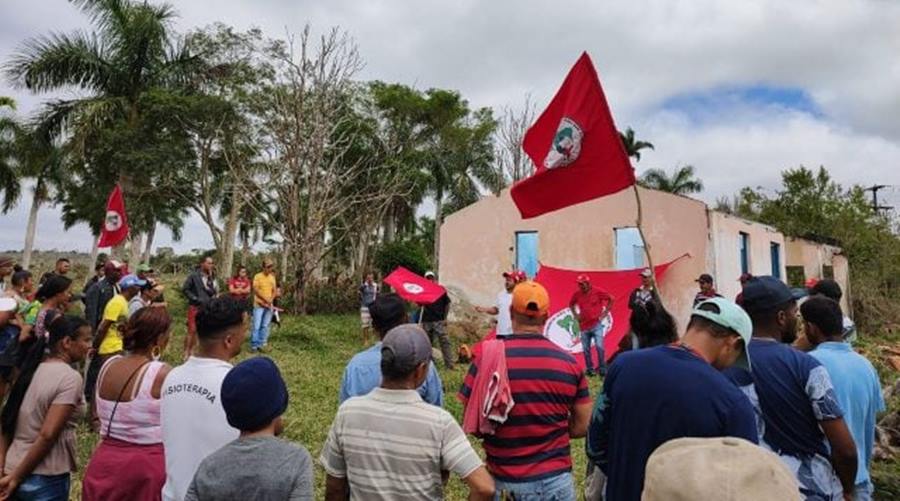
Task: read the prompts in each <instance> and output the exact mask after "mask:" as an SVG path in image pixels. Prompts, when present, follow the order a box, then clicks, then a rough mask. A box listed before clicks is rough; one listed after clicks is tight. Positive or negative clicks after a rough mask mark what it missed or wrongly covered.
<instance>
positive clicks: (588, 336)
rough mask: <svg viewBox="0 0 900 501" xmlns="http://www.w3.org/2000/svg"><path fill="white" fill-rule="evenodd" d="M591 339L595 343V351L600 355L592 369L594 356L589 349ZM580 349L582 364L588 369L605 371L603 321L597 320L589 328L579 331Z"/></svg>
mask: <svg viewBox="0 0 900 501" xmlns="http://www.w3.org/2000/svg"><path fill="white" fill-rule="evenodd" d="M592 339H593V340H594V344H595V345H597V352H598V353H599V355H600V360H597V369H596V370H594V361H593V358H594V356H593V353H592V351H593V350H591V340H592ZM581 349H582V350H583V351H584V364H585V365H586V366H587V370H588V371H591V372H599V373H603V372H605V369H606V361H605V359H606V357H605V353H604V351H603V322H597V325H595V326H593V327H591V328H590V329H585V330H583V331H581Z"/></svg>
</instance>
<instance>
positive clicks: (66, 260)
mask: <svg viewBox="0 0 900 501" xmlns="http://www.w3.org/2000/svg"><path fill="white" fill-rule="evenodd" d="M59 263H69V264H72V261H69V258H67V257H61V258H59V259H57V260H56V264H59Z"/></svg>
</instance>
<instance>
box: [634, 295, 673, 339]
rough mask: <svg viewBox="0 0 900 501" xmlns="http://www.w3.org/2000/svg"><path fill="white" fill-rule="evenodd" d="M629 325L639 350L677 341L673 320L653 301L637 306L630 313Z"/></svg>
mask: <svg viewBox="0 0 900 501" xmlns="http://www.w3.org/2000/svg"><path fill="white" fill-rule="evenodd" d="M630 323H631V330H632V331H633V332H634V334H635V335H636V336H637V338H638V345H639V346H640V347H641V348H649V347H651V346H659V345H662V344H669V343H673V342H675V341H676V340H677V339H678V330H677V327H676V326H675V319H674V318H672V315H670V314H669V312H668V311H666V309H665V307H663V306H662V305H661V304H658V303H657V302H655V301H649V302H647V303H644V304H640V305H638V306H637V307H636V308H635V309H634V310H633V311H632V312H631V321H630Z"/></svg>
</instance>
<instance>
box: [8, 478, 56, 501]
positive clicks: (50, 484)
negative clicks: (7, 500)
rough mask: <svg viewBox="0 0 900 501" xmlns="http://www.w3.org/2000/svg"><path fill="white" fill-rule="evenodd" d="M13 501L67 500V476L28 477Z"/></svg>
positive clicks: (17, 490) (20, 485)
mask: <svg viewBox="0 0 900 501" xmlns="http://www.w3.org/2000/svg"><path fill="white" fill-rule="evenodd" d="M13 499H17V500H21V501H59V500H62V501H65V500H67V499H69V474H68V473H63V474H62V475H28V476H27V477H25V480H23V481H22V483H21V484H19V488H18V489H16V493H15V495H14V496H13Z"/></svg>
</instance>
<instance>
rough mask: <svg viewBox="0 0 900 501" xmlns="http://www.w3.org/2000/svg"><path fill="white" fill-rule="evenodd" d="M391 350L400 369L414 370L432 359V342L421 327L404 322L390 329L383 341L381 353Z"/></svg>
mask: <svg viewBox="0 0 900 501" xmlns="http://www.w3.org/2000/svg"><path fill="white" fill-rule="evenodd" d="M386 351H388V352H390V353H391V354H392V355H393V360H394V364H395V366H396V367H397V368H398V369H404V370H412V369H414V368H415V367H416V366H417V365H419V364H421V363H423V362H427V361H429V360H431V342H430V341H429V340H428V335H427V334H425V331H424V330H422V328H421V327H419V326H418V325H415V324H403V325H398V326H397V327H394V328H393V329H391V330H389V331H388V333H387V335H385V336H384V339H383V340H382V341H381V353H382V356H383V354H384V352H386Z"/></svg>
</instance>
